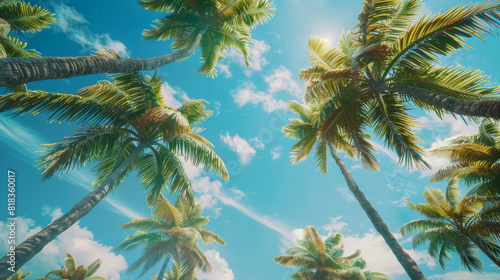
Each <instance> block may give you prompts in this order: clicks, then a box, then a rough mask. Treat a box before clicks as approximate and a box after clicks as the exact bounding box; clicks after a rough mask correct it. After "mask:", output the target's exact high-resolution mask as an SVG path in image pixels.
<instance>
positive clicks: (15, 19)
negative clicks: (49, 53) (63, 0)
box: [0, 0, 56, 58]
mask: <svg viewBox="0 0 500 280" xmlns="http://www.w3.org/2000/svg"><path fill="white" fill-rule="evenodd" d="M53 16H54V14H51V13H50V12H49V11H47V10H45V9H42V8H41V7H39V6H37V5H35V6H31V4H30V3H25V2H24V1H16V0H9V1H2V2H1V3H0V58H3V57H7V56H12V57H34V56H40V53H39V52H37V51H35V50H30V49H26V43H23V42H21V41H20V40H19V39H18V38H16V37H12V36H8V34H9V33H11V32H12V33H25V32H28V33H35V32H39V31H42V30H43V29H46V28H50V24H52V23H54V22H55V21H56V19H55V18H54V17H53Z"/></svg>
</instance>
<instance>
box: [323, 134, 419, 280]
mask: <svg viewBox="0 0 500 280" xmlns="http://www.w3.org/2000/svg"><path fill="white" fill-rule="evenodd" d="M328 146H329V147H330V153H331V154H332V157H333V158H334V159H335V161H336V162H337V165H338V166H339V168H340V171H342V174H343V175H344V179H345V181H346V183H347V186H348V187H349V189H350V190H351V192H352V194H353V195H354V197H355V198H356V199H357V200H358V202H359V204H360V205H361V207H362V208H363V210H364V211H365V213H366V215H367V216H368V218H369V219H370V221H371V222H372V224H373V226H374V227H375V229H376V230H377V232H378V233H380V235H382V237H383V238H384V240H385V243H387V245H388V246H389V248H391V251H392V253H393V254H394V255H395V256H396V258H397V259H398V261H399V263H400V264H401V266H403V268H404V269H405V271H406V273H407V274H408V276H409V277H410V278H411V279H412V280H423V279H425V277H424V275H423V274H422V271H420V269H419V268H418V266H417V263H416V262H415V261H414V260H413V259H412V258H411V257H410V256H409V255H408V254H407V253H406V252H405V251H404V250H403V248H402V247H401V245H399V243H398V241H397V240H396V238H395V237H394V236H393V235H392V233H391V231H390V230H389V228H388V227H387V225H386V224H385V222H384V221H383V220H382V218H381V217H380V215H379V214H378V212H377V211H376V210H375V209H374V208H373V206H372V205H371V203H370V202H369V201H368V199H366V197H365V195H364V194H363V192H361V190H360V189H359V188H358V185H357V184H356V182H355V181H354V178H353V177H352V175H351V173H350V172H349V170H348V169H347V166H345V164H344V162H343V161H342V159H341V158H340V157H339V155H338V154H337V151H336V150H335V147H334V146H333V145H332V143H328Z"/></svg>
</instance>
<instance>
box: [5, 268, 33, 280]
mask: <svg viewBox="0 0 500 280" xmlns="http://www.w3.org/2000/svg"><path fill="white" fill-rule="evenodd" d="M30 275H31V272H28V273H25V274H23V272H22V271H21V270H20V269H19V270H18V271H16V273H14V274H12V275H11V276H10V277H9V280H24V279H26V278H28V276H30Z"/></svg>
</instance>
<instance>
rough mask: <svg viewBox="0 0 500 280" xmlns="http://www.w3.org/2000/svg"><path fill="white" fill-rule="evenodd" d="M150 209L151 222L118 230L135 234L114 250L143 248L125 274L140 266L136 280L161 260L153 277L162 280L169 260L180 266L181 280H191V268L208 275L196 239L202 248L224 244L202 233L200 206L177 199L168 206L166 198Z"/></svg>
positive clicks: (207, 264) (203, 223) (141, 221)
mask: <svg viewBox="0 0 500 280" xmlns="http://www.w3.org/2000/svg"><path fill="white" fill-rule="evenodd" d="M152 208H153V217H154V218H148V219H137V220H133V221H131V222H129V223H126V224H124V225H123V226H122V227H121V228H122V229H136V230H138V231H137V232H136V233H134V234H132V235H130V236H129V237H127V238H126V239H125V241H124V242H122V243H121V244H120V245H118V246H117V247H116V248H115V250H131V249H134V248H136V247H138V246H142V245H145V246H146V247H145V248H144V253H143V256H142V257H141V258H139V259H138V260H137V261H136V262H134V263H133V264H132V265H130V266H129V268H128V269H127V272H129V273H130V272H133V271H135V270H136V269H137V268H139V267H140V266H141V265H144V267H143V270H142V272H141V274H140V275H139V276H138V278H140V277H142V276H143V275H144V274H145V273H146V272H147V271H148V270H149V269H151V267H153V266H154V265H156V264H157V263H158V262H159V261H160V259H161V258H162V257H165V261H164V262H163V266H162V268H161V270H160V273H158V276H157V277H158V279H163V277H164V275H165V272H166V270H167V267H168V263H169V260H170V257H171V256H172V257H173V258H174V260H175V261H176V262H177V263H178V264H183V269H182V272H183V274H184V275H185V276H184V277H186V278H185V279H191V278H192V277H193V275H194V269H195V268H201V269H202V270H203V271H204V272H208V271H210V270H211V269H212V267H211V265H210V262H209V261H208V259H207V258H206V256H205V254H203V252H202V251H201V249H200V248H199V247H198V245H197V243H198V240H199V238H200V237H201V239H202V240H203V242H204V243H205V244H207V243H210V244H211V243H213V242H217V243H219V244H222V245H225V244H226V243H225V242H224V240H223V239H222V238H220V237H219V236H218V235H217V234H215V233H213V232H211V231H209V230H207V229H205V226H206V225H207V224H208V217H203V216H201V214H202V212H203V208H202V206H201V204H200V203H196V204H194V203H192V202H189V201H188V200H187V199H186V198H184V197H183V196H179V197H178V199H177V202H176V203H175V205H172V204H170V202H169V201H168V200H167V198H165V197H164V196H161V197H160V198H159V199H158V200H157V201H156V202H154V203H153V204H152ZM176 269H177V268H176ZM180 272H181V271H177V272H176V273H180ZM189 277H191V278H189ZM168 279H169V280H170V278H168ZM183 279H184V278H183Z"/></svg>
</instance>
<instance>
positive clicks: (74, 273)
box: [40, 253, 106, 280]
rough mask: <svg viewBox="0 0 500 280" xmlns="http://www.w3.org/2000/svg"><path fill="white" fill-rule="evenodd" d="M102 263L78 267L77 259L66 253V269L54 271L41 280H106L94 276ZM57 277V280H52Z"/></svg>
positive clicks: (97, 261)
mask: <svg viewBox="0 0 500 280" xmlns="http://www.w3.org/2000/svg"><path fill="white" fill-rule="evenodd" d="M101 263H102V261H101V260H100V259H97V260H95V261H93V262H92V263H91V264H89V266H85V265H80V266H77V265H76V261H75V258H74V257H73V255H71V254H69V253H66V259H65V260H64V267H63V268H62V269H56V270H52V271H51V272H49V273H47V275H45V278H42V279H40V280H53V279H67V280H106V279H105V278H103V277H100V276H94V274H95V273H96V272H97V270H98V269H99V267H100V266H101ZM52 277H55V278H52Z"/></svg>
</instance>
